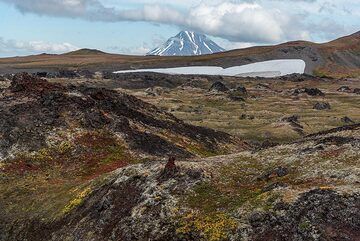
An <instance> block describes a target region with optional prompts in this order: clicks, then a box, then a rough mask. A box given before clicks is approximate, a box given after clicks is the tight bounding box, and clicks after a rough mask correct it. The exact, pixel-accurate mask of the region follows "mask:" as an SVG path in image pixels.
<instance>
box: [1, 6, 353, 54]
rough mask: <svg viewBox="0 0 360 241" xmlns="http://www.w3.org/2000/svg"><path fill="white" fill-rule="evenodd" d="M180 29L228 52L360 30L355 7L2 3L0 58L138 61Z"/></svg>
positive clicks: (325, 37) (324, 38)
mask: <svg viewBox="0 0 360 241" xmlns="http://www.w3.org/2000/svg"><path fill="white" fill-rule="evenodd" d="M181 30H190V31H196V32H199V33H204V34H206V35H208V36H209V37H210V38H211V39H213V40H214V41H215V42H217V43H218V44H219V45H220V46H222V47H223V48H225V49H228V50H230V49H235V48H244V47H249V46H255V45H270V44H277V43H281V42H286V41H292V40H308V41H314V42H326V41H329V40H332V39H336V38H338V37H341V36H344V35H348V34H351V33H354V32H357V31H360V0H223V1H220V0H171V1H160V0H0V57H9V56H23V55H31V54H40V53H54V54H57V53H64V52H69V51H73V50H77V49H80V48H91V49H99V50H102V51H105V52H111V53H122V54H132V55H144V54H146V53H147V52H148V51H150V50H151V49H153V48H155V47H157V46H159V45H160V44H161V43H163V42H165V41H166V40H167V39H168V38H169V37H172V36H175V35H176V34H177V33H178V32H179V31H181Z"/></svg>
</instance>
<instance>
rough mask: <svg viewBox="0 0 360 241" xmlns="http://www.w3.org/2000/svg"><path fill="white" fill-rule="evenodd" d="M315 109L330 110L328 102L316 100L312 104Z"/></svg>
mask: <svg viewBox="0 0 360 241" xmlns="http://www.w3.org/2000/svg"><path fill="white" fill-rule="evenodd" d="M314 109H315V110H330V109H331V106H330V104H329V103H328V102H317V103H316V104H315V105H314Z"/></svg>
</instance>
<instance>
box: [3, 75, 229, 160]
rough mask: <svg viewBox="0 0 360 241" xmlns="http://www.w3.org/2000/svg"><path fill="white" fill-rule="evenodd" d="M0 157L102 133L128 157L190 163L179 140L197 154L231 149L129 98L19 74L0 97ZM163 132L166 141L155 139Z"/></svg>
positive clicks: (212, 134)
mask: <svg viewBox="0 0 360 241" xmlns="http://www.w3.org/2000/svg"><path fill="white" fill-rule="evenodd" d="M0 101H1V103H0V107H1V109H0V113H1V114H0V123H2V124H1V129H0V135H1V136H2V139H1V140H0V157H2V158H5V157H7V156H9V155H10V154H11V155H15V154H16V152H21V151H36V150H39V149H41V148H44V147H46V146H47V145H48V144H47V142H48V139H49V137H50V135H51V133H52V135H56V134H55V133H53V132H57V131H59V130H61V131H69V130H71V129H72V126H77V128H80V129H82V130H84V131H85V130H107V131H109V132H111V133H114V134H115V133H117V135H118V136H121V137H122V139H124V141H125V142H126V143H127V144H128V145H129V148H130V149H131V150H133V151H137V152H140V153H144V154H147V155H155V156H157V155H171V154H173V155H175V156H179V157H190V156H192V155H193V154H192V153H191V152H189V151H188V150H187V148H186V147H185V146H181V145H179V143H174V142H173V141H172V139H171V136H173V139H179V137H181V138H184V140H187V141H190V142H193V144H191V145H193V146H197V147H199V148H200V149H201V148H202V149H204V150H205V149H207V148H209V149H211V150H216V149H217V146H218V145H221V143H224V144H225V143H233V141H234V140H233V138H232V137H231V136H230V135H228V134H225V133H222V132H218V131H214V130H211V129H208V128H203V127H196V126H191V125H188V124H186V123H184V122H182V121H180V120H179V119H177V118H175V117H174V116H173V115H171V114H168V113H166V112H163V111H161V110H159V109H157V108H156V107H155V106H153V105H150V104H147V103H145V102H143V101H141V100H139V99H137V98H135V97H133V96H130V95H127V94H124V93H118V92H115V91H111V90H107V89H97V88H88V87H85V86H80V87H75V86H68V87H65V86H62V85H60V84H53V83H49V82H47V81H46V80H44V79H41V78H38V77H33V76H31V75H28V74H18V75H15V76H14V77H13V79H12V82H11V86H10V87H9V88H7V89H3V91H2V92H1V95H0ZM160 132H162V133H164V134H163V135H165V136H166V137H168V138H165V137H164V136H161V135H159V133H160Z"/></svg>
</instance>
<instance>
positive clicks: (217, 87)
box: [209, 81, 229, 92]
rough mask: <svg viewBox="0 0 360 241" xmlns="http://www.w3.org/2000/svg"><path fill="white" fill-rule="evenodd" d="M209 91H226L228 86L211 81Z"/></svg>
mask: <svg viewBox="0 0 360 241" xmlns="http://www.w3.org/2000/svg"><path fill="white" fill-rule="evenodd" d="M209 91H216V92H227V91H229V88H228V87H226V86H225V85H224V84H223V83H222V82H220V81H216V82H215V83H213V84H212V85H211V87H210V89H209Z"/></svg>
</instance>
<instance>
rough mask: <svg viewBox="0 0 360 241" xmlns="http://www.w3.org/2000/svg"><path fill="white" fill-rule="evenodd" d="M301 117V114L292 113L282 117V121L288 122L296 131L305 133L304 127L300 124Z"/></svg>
mask: <svg viewBox="0 0 360 241" xmlns="http://www.w3.org/2000/svg"><path fill="white" fill-rule="evenodd" d="M299 119H300V117H299V116H297V115H292V116H287V117H283V118H281V121H283V122H288V123H289V124H290V125H291V126H292V127H293V129H294V130H295V131H296V132H298V133H299V134H301V135H303V134H304V131H303V129H304V127H303V126H302V125H301V124H300V122H299Z"/></svg>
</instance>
